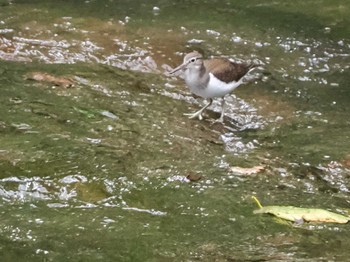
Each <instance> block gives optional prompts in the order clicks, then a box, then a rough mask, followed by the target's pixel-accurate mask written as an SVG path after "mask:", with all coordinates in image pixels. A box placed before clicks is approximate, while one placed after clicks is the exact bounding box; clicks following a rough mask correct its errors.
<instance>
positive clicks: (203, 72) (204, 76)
mask: <svg viewBox="0 0 350 262" xmlns="http://www.w3.org/2000/svg"><path fill="white" fill-rule="evenodd" d="M257 66H258V65H256V64H253V63H250V64H243V63H242V64H240V63H234V62H232V61H230V60H228V59H226V58H213V59H206V60H204V59H203V56H202V55H201V54H200V53H198V52H197V51H193V52H191V53H188V54H187V55H185V57H184V61H183V63H182V64H181V65H180V66H178V67H176V68H175V69H174V70H172V71H171V72H170V74H173V73H175V72H177V71H179V70H183V71H184V75H185V82H186V84H187V86H188V87H189V89H190V91H191V92H192V93H194V94H195V95H197V96H200V97H203V98H205V99H209V103H208V104H206V105H205V106H204V107H203V108H201V109H200V110H198V111H197V112H195V113H191V114H185V115H188V116H189V118H195V117H198V118H199V120H202V119H203V117H202V113H203V111H204V110H205V109H206V108H207V107H209V106H210V105H211V104H212V102H213V98H215V97H222V109H221V116H220V118H219V119H218V121H220V122H223V121H224V114H225V98H224V97H225V95H227V94H229V93H231V92H232V91H233V90H234V89H235V88H237V87H238V86H239V85H240V84H242V82H243V78H244V76H246V75H247V74H248V73H249V72H250V70H252V69H253V68H254V67H257Z"/></svg>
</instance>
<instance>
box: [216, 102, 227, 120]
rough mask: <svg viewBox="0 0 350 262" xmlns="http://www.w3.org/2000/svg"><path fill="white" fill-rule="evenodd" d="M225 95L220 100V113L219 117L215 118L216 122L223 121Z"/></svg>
mask: <svg viewBox="0 0 350 262" xmlns="http://www.w3.org/2000/svg"><path fill="white" fill-rule="evenodd" d="M225 105H226V104H225V97H223V98H222V101H221V115H220V118H219V119H218V120H217V121H218V122H220V123H223V122H224V115H225Z"/></svg>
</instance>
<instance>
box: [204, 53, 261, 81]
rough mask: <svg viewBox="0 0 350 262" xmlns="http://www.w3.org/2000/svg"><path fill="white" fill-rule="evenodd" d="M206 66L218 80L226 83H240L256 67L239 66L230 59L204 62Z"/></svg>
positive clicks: (248, 65) (249, 65)
mask: <svg viewBox="0 0 350 262" xmlns="http://www.w3.org/2000/svg"><path fill="white" fill-rule="evenodd" d="M204 66H205V67H206V68H207V70H208V71H209V72H211V73H212V74H213V75H214V76H215V77H216V78H218V79H220V80H221V81H223V82H225V83H229V82H232V81H239V80H240V79H241V78H242V77H243V76H245V75H246V74H247V73H248V71H249V70H250V69H251V68H253V67H254V66H255V65H253V64H238V63H234V62H231V61H230V60H228V59H223V58H214V59H210V60H204Z"/></svg>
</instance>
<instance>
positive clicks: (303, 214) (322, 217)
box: [252, 196, 350, 224]
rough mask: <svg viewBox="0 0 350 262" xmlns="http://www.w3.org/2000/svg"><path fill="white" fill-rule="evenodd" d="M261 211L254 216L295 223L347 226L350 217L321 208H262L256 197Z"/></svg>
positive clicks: (256, 211)
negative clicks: (277, 218)
mask: <svg viewBox="0 0 350 262" xmlns="http://www.w3.org/2000/svg"><path fill="white" fill-rule="evenodd" d="M252 198H253V199H254V200H255V201H256V203H257V205H258V206H259V209H257V210H254V214H261V213H267V214H272V215H274V216H276V217H279V218H283V219H285V220H289V221H293V222H302V221H306V222H326V223H339V224H346V223H348V222H349V220H350V217H348V216H344V215H340V214H337V213H333V212H330V211H328V210H324V209H320V208H302V207H294V206H264V207H263V206H262V205H261V204H260V202H259V200H258V199H257V198H256V197H254V196H253V197H252Z"/></svg>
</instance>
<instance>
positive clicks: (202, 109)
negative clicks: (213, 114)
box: [184, 98, 213, 120]
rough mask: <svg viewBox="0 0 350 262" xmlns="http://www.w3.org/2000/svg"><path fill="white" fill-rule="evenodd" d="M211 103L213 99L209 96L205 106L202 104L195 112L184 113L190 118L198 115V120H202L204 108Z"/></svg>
mask: <svg viewBox="0 0 350 262" xmlns="http://www.w3.org/2000/svg"><path fill="white" fill-rule="evenodd" d="M211 103H213V99H211V98H209V103H208V104H206V105H205V106H203V107H202V108H201V109H200V110H198V111H197V112H195V113H192V114H191V113H190V114H184V115H185V116H188V118H190V119H192V118H196V117H198V119H199V120H202V119H203V116H202V113H203V111H204V110H205V109H207V108H208V107H209V106H210V105H211Z"/></svg>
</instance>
